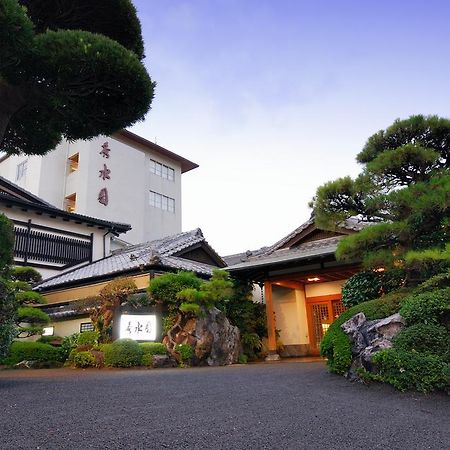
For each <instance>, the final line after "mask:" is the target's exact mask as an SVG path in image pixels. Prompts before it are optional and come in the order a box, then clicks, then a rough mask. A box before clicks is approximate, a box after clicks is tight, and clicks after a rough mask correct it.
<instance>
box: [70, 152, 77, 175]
mask: <svg viewBox="0 0 450 450" xmlns="http://www.w3.org/2000/svg"><path fill="white" fill-rule="evenodd" d="M68 163H69V173H72V172H76V171H77V170H78V165H79V163H80V154H79V153H75V154H74V155H72V156H70V157H69V158H68Z"/></svg>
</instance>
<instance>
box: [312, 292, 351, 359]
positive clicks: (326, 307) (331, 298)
mask: <svg viewBox="0 0 450 450" xmlns="http://www.w3.org/2000/svg"><path fill="white" fill-rule="evenodd" d="M306 301H307V306H308V307H307V312H308V328H309V342H310V346H311V353H312V354H315V355H318V354H319V353H320V343H321V342H322V338H323V335H324V334H325V333H326V331H327V330H328V328H329V327H330V325H331V324H332V323H333V321H334V320H335V319H337V318H338V317H339V316H340V315H341V314H342V313H343V312H344V311H345V307H344V305H343V304H342V302H341V296H340V295H325V296H323V297H309V298H307V299H306Z"/></svg>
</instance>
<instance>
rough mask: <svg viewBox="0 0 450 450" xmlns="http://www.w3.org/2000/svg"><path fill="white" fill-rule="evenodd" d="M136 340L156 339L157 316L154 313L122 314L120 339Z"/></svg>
mask: <svg viewBox="0 0 450 450" xmlns="http://www.w3.org/2000/svg"><path fill="white" fill-rule="evenodd" d="M124 338H127V339H134V340H135V341H154V340H156V316H155V315H154V314H145V315H144V314H122V316H121V317H120V339H124Z"/></svg>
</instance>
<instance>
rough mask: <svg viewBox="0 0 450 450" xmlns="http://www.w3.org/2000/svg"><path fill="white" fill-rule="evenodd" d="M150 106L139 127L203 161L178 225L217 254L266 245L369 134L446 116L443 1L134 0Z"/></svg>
mask: <svg viewBox="0 0 450 450" xmlns="http://www.w3.org/2000/svg"><path fill="white" fill-rule="evenodd" d="M134 4H135V6H136V8H137V10H138V15H139V17H140V20H141V22H142V28H143V35H144V41H145V48H146V59H145V64H146V67H147V69H148V71H149V73H150V75H151V77H152V79H153V80H154V81H156V82H157V88H156V93H155V99H154V101H153V103H152V109H151V110H150V112H149V113H148V114H147V116H146V118H145V121H143V122H140V123H138V124H137V125H135V126H134V127H133V128H132V130H133V131H134V132H136V133H138V134H140V135H142V136H144V137H146V138H147V139H150V140H151V141H153V142H155V141H156V142H157V143H158V144H159V145H162V146H163V147H165V148H167V149H169V150H171V151H173V152H175V153H178V154H180V155H182V156H184V157H185V158H187V159H189V160H191V161H194V162H196V163H197V164H199V166H200V167H199V168H198V169H195V170H192V171H191V172H188V173H186V174H184V175H183V178H182V183H183V187H182V192H183V194H182V195H183V198H182V208H183V230H190V229H194V228H197V227H200V228H201V229H202V231H203V233H204V235H205V237H206V239H207V241H208V242H209V243H210V244H211V245H212V247H213V248H215V249H216V250H217V251H218V252H219V253H220V254H221V255H227V254H232V253H238V252H243V251H246V250H249V249H251V250H253V249H257V248H260V247H262V246H265V245H271V244H273V243H274V242H276V241H278V240H279V239H281V238H282V237H283V236H285V235H286V234H288V233H290V232H291V231H293V230H294V229H295V228H297V227H298V226H299V225H300V224H301V223H303V222H304V221H306V220H307V219H308V218H309V217H310V213H311V210H310V209H309V208H308V202H309V201H310V200H311V198H312V197H313V196H314V193H315V191H316V189H317V187H318V186H320V185H321V184H323V183H325V182H326V181H330V180H334V179H336V178H339V177H342V176H346V175H351V176H355V175H356V174H358V173H359V171H360V170H361V167H359V165H358V164H357V163H356V161H355V156H356V154H357V153H358V152H359V151H360V150H361V149H362V147H363V146H364V143H365V142H366V140H367V139H368V137H369V136H371V135H372V134H373V133H375V132H377V131H378V130H380V129H384V128H386V127H388V126H389V125H390V124H391V123H392V122H393V121H394V120H395V119H397V118H407V117H409V116H410V115H412V114H425V115H428V114H437V115H440V116H443V117H450V114H449V105H450V57H449V54H450V45H449V43H450V27H449V17H450V15H449V13H450V2H449V1H447V0H440V1H438V0H426V1H425V0H424V1H415V0H388V1H385V0H377V1H369V0H366V1H361V0H358V1H346V0H341V1H334V0H328V1H325V0H322V1H321V0H317V1H311V0H309V1H303V0H297V1H295V0H277V1H275V0H186V1H182V0H170V1H169V0H135V1H134Z"/></svg>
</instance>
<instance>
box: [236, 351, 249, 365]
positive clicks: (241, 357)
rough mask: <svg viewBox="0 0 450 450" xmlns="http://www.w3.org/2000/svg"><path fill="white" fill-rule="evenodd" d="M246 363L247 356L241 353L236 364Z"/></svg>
mask: <svg viewBox="0 0 450 450" xmlns="http://www.w3.org/2000/svg"><path fill="white" fill-rule="evenodd" d="M247 363H248V356H247V355H246V354H245V353H241V354H240V355H239V359H238V364H247Z"/></svg>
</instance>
